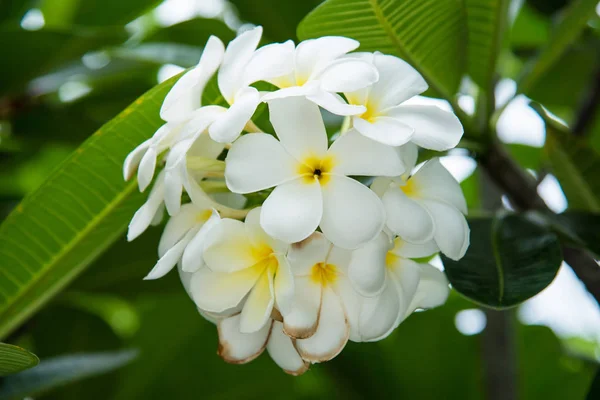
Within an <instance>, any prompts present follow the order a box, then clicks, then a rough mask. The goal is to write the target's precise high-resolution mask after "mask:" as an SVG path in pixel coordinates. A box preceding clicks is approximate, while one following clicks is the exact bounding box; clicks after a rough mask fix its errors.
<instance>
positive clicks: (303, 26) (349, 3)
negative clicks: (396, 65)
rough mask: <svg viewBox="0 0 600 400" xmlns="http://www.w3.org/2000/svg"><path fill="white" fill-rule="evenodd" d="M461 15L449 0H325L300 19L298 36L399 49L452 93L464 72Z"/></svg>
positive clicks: (432, 83) (371, 48)
mask: <svg viewBox="0 0 600 400" xmlns="http://www.w3.org/2000/svg"><path fill="white" fill-rule="evenodd" d="M465 15H466V11H465V9H464V3H462V2H456V1H453V0H422V1H410V0H328V1H326V2H325V3H323V4H321V5H320V6H319V7H317V8H316V9H315V10H314V11H312V12H311V13H310V14H309V15H307V16H306V18H304V20H302V22H301V23H300V25H299V26H298V37H299V38H300V39H302V40H304V39H308V38H316V37H320V36H326V35H341V36H347V37H351V38H354V39H356V40H358V41H360V43H361V47H360V50H364V51H375V50H377V51H381V52H382V53H387V54H394V55H397V56H399V57H401V58H403V59H404V60H406V61H407V62H408V63H410V64H411V65H412V66H413V67H415V68H416V69H418V70H419V71H420V72H421V74H423V76H424V77H425V79H426V80H427V82H428V83H429V85H430V87H431V88H432V89H433V90H434V91H435V92H437V93H439V94H440V95H441V96H442V97H444V98H446V99H453V97H454V93H456V90H457V89H458V85H459V83H460V80H461V77H462V75H463V73H464V72H465V58H466V52H467V49H466V41H467V32H466V25H467V24H466V20H465Z"/></svg>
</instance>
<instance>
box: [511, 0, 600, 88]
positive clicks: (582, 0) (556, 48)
mask: <svg viewBox="0 0 600 400" xmlns="http://www.w3.org/2000/svg"><path fill="white" fill-rule="evenodd" d="M597 5H598V1H597V0H574V1H573V2H571V4H570V5H569V7H568V8H567V9H566V10H565V11H564V14H563V15H562V20H561V21H560V23H559V24H558V25H557V27H556V29H555V30H554V32H553V33H552V37H551V38H550V42H549V43H548V44H547V45H546V46H545V47H544V48H543V49H542V50H541V52H540V54H539V55H538V57H537V58H536V59H535V60H534V61H533V62H532V63H531V64H529V65H528V67H527V68H526V69H525V70H524V71H523V74H522V75H521V78H520V79H519V82H518V89H519V91H520V92H521V93H525V94H527V93H528V92H529V90H530V89H531V88H532V87H533V86H534V85H535V84H536V83H537V82H538V81H539V80H540V79H541V78H542V77H543V76H544V74H545V73H546V72H547V71H548V69H550V67H551V66H552V65H553V64H554V62H555V61H556V60H558V59H559V58H560V56H561V55H562V54H563V53H564V52H565V51H566V50H567V49H568V48H569V46H570V45H571V44H572V43H573V42H574V41H575V40H576V39H577V38H578V37H579V35H580V34H581V31H582V30H583V29H584V28H585V27H586V24H587V22H588V21H589V19H590V18H591V17H592V16H593V15H594V13H595V10H596V6H597Z"/></svg>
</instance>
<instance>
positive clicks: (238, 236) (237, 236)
mask: <svg viewBox="0 0 600 400" xmlns="http://www.w3.org/2000/svg"><path fill="white" fill-rule="evenodd" d="M204 261H205V262H206V265H208V268H210V269H211V270H213V271H219V272H234V271H240V270H243V269H246V268H250V267H252V266H253V265H254V264H256V263H257V262H259V261H261V258H260V257H259V256H257V255H255V251H254V245H253V243H252V242H251V241H250V240H249V239H248V235H247V233H246V228H245V227H244V224H243V223H242V222H240V221H237V220H234V219H229V218H225V219H222V220H220V221H219V222H218V223H216V224H215V226H214V227H213V228H212V229H211V230H210V235H207V237H206V241H205V242H204Z"/></svg>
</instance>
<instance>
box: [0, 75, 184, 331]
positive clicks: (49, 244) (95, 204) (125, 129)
mask: <svg viewBox="0 0 600 400" xmlns="http://www.w3.org/2000/svg"><path fill="white" fill-rule="evenodd" d="M174 82H175V80H174V79H172V80H170V81H167V82H165V83H163V84H162V85H159V86H157V87H156V88H155V89H153V90H151V91H150V92H149V93H147V94H146V95H144V96H143V97H141V98H140V99H139V100H137V101H136V102H135V103H134V104H132V105H131V106H130V107H128V108H127V109H125V111H123V112H122V113H121V114H120V115H119V116H118V117H117V118H115V119H114V120H112V121H111V122H110V123H108V124H107V125H105V126H104V127H103V128H101V129H100V130H99V131H98V132H96V133H95V134H94V135H93V136H92V137H91V138H90V139H88V140H87V141H86V142H85V144H84V145H83V146H82V147H80V148H79V150H78V151H76V152H75V153H73V155H72V156H71V157H69V159H67V160H65V162H64V163H63V164H61V166H60V167H59V168H58V169H57V170H55V172H54V173H53V174H52V175H51V176H50V177H49V178H48V180H47V181H46V182H45V183H44V184H43V185H42V186H41V187H40V188H39V189H38V190H36V191H35V192H33V193H32V194H31V195H29V196H28V197H27V198H26V199H25V200H24V201H23V202H22V203H21V204H20V205H19V207H18V208H17V209H16V210H15V211H14V212H13V213H12V214H11V215H10V216H9V217H8V218H7V219H6V220H5V221H4V223H3V224H2V226H1V227H0V272H1V273H2V276H3V277H4V279H2V280H1V281H0V285H1V286H0V292H1V296H2V297H1V302H0V321H1V323H0V336H5V335H6V334H7V333H9V332H10V331H12V330H13V329H14V328H15V327H16V325H17V324H18V323H20V322H21V321H23V320H24V319H25V318H26V317H27V316H29V315H30V314H31V313H33V312H34V311H35V310H36V309H37V308H38V307H39V306H40V305H41V304H43V302H44V301H45V300H47V299H48V298H49V297H50V296H52V294H54V293H56V291H58V290H60V289H61V288H62V287H64V285H65V284H67V283H68V282H69V281H70V280H72V279H73V278H74V277H75V276H76V275H77V274H78V273H79V272H80V271H81V270H82V269H83V268H85V267H86V266H87V264H88V263H89V262H91V261H92V260H93V259H94V258H95V256H96V255H98V254H100V253H101V252H102V250H104V249H106V248H107V247H108V246H109V245H110V244H111V243H112V242H114V241H115V240H116V239H117V238H118V237H119V236H120V235H121V234H122V232H123V231H124V229H125V227H126V226H127V222H128V220H129V218H130V216H131V215H132V213H133V211H134V210H135V209H136V208H137V207H139V206H140V204H141V203H142V196H140V195H138V194H137V193H136V192H137V184H136V182H135V181H133V182H129V183H125V182H123V180H122V179H123V177H122V172H121V168H122V160H123V159H124V158H125V156H126V155H127V153H128V152H129V151H131V150H132V149H133V148H134V147H135V146H136V145H137V144H138V143H141V142H142V141H144V140H145V139H147V138H148V137H149V136H151V135H152V134H153V133H154V131H155V130H156V129H157V128H158V127H160V125H161V120H160V118H159V116H158V111H159V109H160V105H161V102H162V99H163V98H164V96H165V95H166V93H167V91H168V90H169V88H170V87H171V86H172V85H173V83H174ZM49 227H52V229H49Z"/></svg>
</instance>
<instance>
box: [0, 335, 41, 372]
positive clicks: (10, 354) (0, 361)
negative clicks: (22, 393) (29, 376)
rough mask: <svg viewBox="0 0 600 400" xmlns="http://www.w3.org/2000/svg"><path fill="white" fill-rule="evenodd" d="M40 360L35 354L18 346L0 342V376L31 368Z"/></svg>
mask: <svg viewBox="0 0 600 400" xmlns="http://www.w3.org/2000/svg"><path fill="white" fill-rule="evenodd" d="M39 362H40V360H39V358H37V356H36V355H35V354H33V353H31V352H29V351H27V350H25V349H22V348H20V347H18V346H13V345H10V344H6V343H0V376H5V375H10V374H15V373H17V372H21V371H24V370H26V369H29V368H33V367H35V366H36V365H38V363H39Z"/></svg>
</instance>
